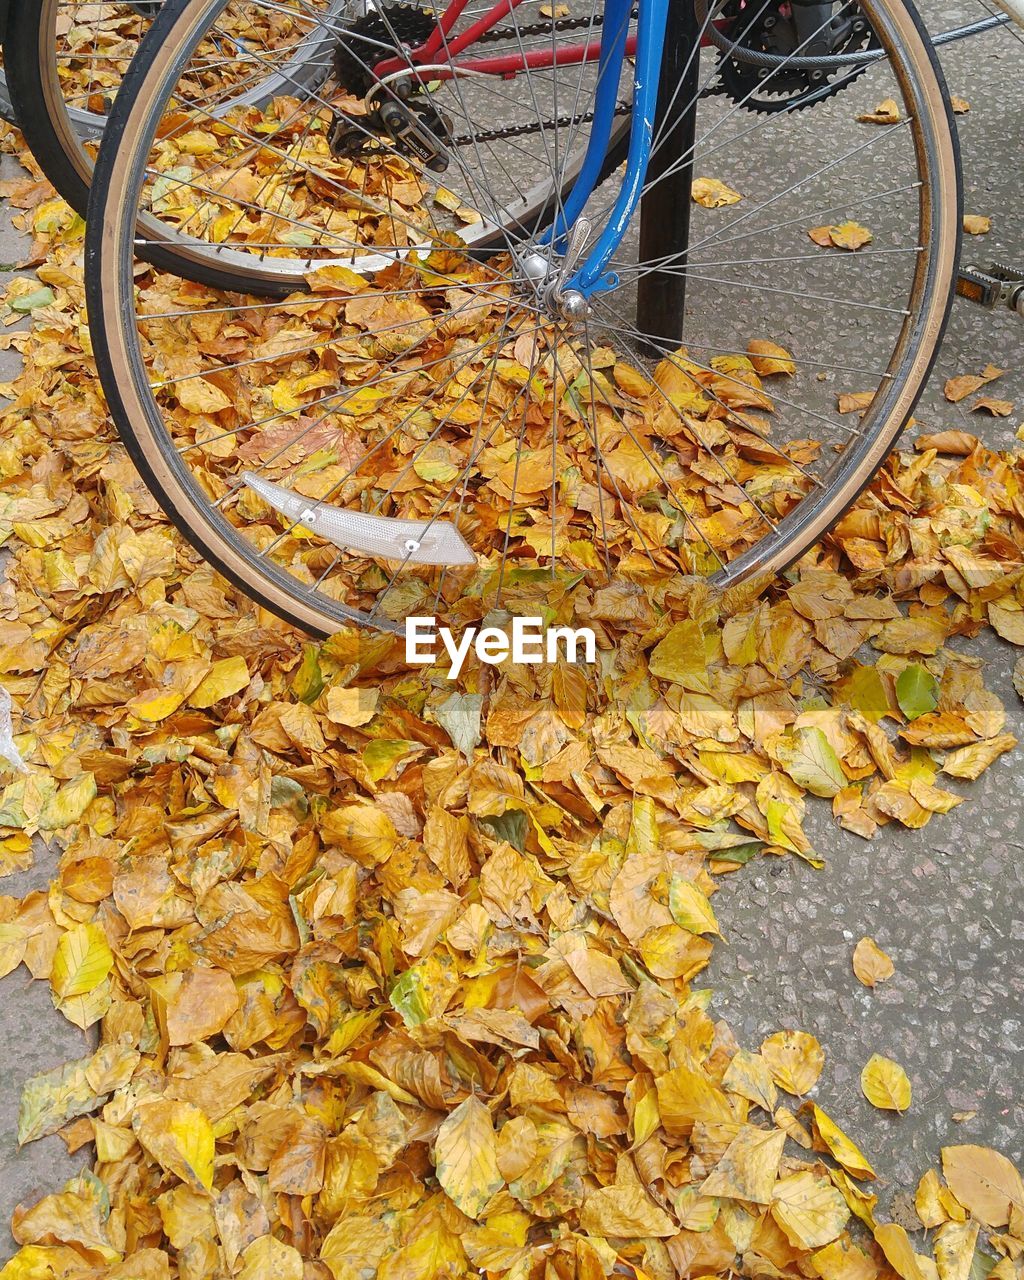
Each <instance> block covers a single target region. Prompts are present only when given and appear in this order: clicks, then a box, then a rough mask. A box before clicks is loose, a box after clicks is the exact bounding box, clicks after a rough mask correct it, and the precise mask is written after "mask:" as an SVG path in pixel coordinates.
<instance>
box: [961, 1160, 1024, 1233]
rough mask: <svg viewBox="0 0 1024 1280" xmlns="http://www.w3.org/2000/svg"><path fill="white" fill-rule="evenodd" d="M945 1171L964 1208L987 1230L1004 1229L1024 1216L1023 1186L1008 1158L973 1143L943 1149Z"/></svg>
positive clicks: (1018, 1174)
mask: <svg viewBox="0 0 1024 1280" xmlns="http://www.w3.org/2000/svg"><path fill="white" fill-rule="evenodd" d="M942 1172H943V1174H944V1175H945V1178H946V1181H947V1182H948V1183H949V1186H950V1189H951V1190H952V1192H953V1194H954V1195H955V1196H956V1198H957V1199H958V1200H959V1201H960V1203H961V1204H962V1205H963V1206H964V1208H965V1209H967V1210H969V1211H970V1212H971V1213H972V1214H973V1215H974V1216H975V1217H976V1218H977V1219H978V1221H979V1222H983V1223H984V1224H985V1226H986V1227H1002V1226H1005V1225H1006V1223H1007V1222H1009V1221H1010V1214H1011V1213H1012V1212H1013V1211H1016V1212H1017V1213H1018V1214H1020V1213H1024V1183H1022V1181H1021V1176H1020V1173H1019V1172H1018V1171H1017V1169H1016V1167H1015V1166H1014V1165H1013V1164H1012V1163H1011V1162H1010V1161H1009V1160H1007V1158H1006V1156H1004V1155H1000V1153H999V1152H998V1151H993V1150H992V1148H991V1147H978V1146H973V1145H971V1144H967V1145H964V1146H958V1147H943V1148H942Z"/></svg>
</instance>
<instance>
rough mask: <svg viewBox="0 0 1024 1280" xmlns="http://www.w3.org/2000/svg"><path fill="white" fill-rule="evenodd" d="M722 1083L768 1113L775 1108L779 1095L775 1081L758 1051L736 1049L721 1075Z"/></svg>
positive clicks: (730, 1090) (731, 1091)
mask: <svg viewBox="0 0 1024 1280" xmlns="http://www.w3.org/2000/svg"><path fill="white" fill-rule="evenodd" d="M722 1085H723V1087H724V1088H726V1089H728V1090H729V1092H730V1093H738V1094H739V1095H740V1097H741V1098H747V1099H748V1100H749V1101H750V1102H754V1103H756V1104H757V1105H758V1106H759V1107H762V1108H763V1109H764V1110H765V1111H767V1112H768V1114H769V1115H771V1113H772V1112H773V1111H774V1110H775V1104H776V1102H777V1101H778V1096H779V1095H778V1092H777V1091H776V1088H775V1081H774V1080H773V1079H772V1073H771V1070H770V1069H769V1067H768V1063H767V1062H766V1061H765V1060H764V1058H762V1057H761V1055H760V1054H758V1053H749V1052H748V1051H747V1050H746V1049H739V1050H737V1052H736V1053H735V1054H733V1057H732V1061H731V1062H730V1063H729V1066H728V1069H727V1070H726V1073H725V1075H724V1076H723V1077H722ZM776 1124H778V1120H776Z"/></svg>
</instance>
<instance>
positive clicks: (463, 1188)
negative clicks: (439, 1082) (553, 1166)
mask: <svg viewBox="0 0 1024 1280" xmlns="http://www.w3.org/2000/svg"><path fill="white" fill-rule="evenodd" d="M434 1165H435V1168H436V1170H437V1180H438V1182H439V1183H440V1184H441V1186H442V1187H443V1188H444V1190H445V1191H446V1192H447V1194H448V1195H449V1197H450V1198H451V1199H452V1200H453V1201H454V1202H455V1204H456V1205H457V1206H458V1207H459V1208H460V1209H461V1210H462V1212H463V1213H464V1214H465V1215H466V1216H467V1217H469V1218H479V1217H480V1216H481V1214H482V1213H483V1211H484V1209H485V1208H486V1207H487V1205H488V1204H489V1203H490V1201H491V1200H492V1198H493V1197H494V1196H495V1195H497V1193H498V1192H499V1191H500V1190H501V1188H502V1187H503V1186H504V1185H505V1180H504V1178H503V1177H502V1176H501V1173H500V1171H499V1169H498V1158H497V1144H496V1141H495V1136H494V1123H493V1121H492V1120H491V1113H490V1111H489V1110H488V1109H487V1107H486V1106H485V1105H484V1104H483V1103H482V1102H481V1101H480V1100H479V1098H476V1097H474V1096H470V1097H469V1098H467V1099H466V1101H465V1102H463V1103H461V1104H460V1105H459V1106H457V1107H456V1108H455V1110H454V1111H452V1112H451V1114H450V1115H449V1116H448V1118H447V1119H446V1120H445V1121H444V1123H443V1124H442V1125H441V1127H440V1128H439V1129H438V1131H437V1141H436V1143H435V1145H434Z"/></svg>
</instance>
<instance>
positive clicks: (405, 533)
mask: <svg viewBox="0 0 1024 1280" xmlns="http://www.w3.org/2000/svg"><path fill="white" fill-rule="evenodd" d="M241 478H242V480H243V481H244V483H245V484H246V485H247V486H248V487H249V488H250V489H251V490H252V491H253V493H257V494H259V496H260V497H261V498H262V499H263V501H264V502H265V503H266V504H267V505H268V506H270V507H273V509H274V510H275V511H276V512H278V513H279V514H280V515H282V516H284V517H285V518H286V519H288V520H290V521H292V526H291V527H292V528H295V527H296V526H298V525H301V526H302V527H303V528H304V529H309V530H310V531H311V532H313V533H316V534H319V535H320V537H322V538H325V539H326V540H327V541H328V542H331V543H333V544H334V546H336V547H338V548H339V550H341V551H351V552H355V553H357V554H361V555H367V556H376V557H379V558H380V559H382V560H400V561H401V562H402V563H403V564H423V565H435V566H437V567H439V568H457V567H460V566H463V565H475V564H476V555H475V554H474V552H473V549H472V547H470V546H469V544H468V543H467V542H466V540H465V539H464V538H463V536H462V534H461V533H459V531H458V529H457V528H456V527H455V525H454V524H453V523H452V522H451V521H450V520H401V519H398V518H396V517H392V516H374V515H368V514H367V513H366V512H363V511H346V510H345V509H344V508H342V507H335V506H332V505H331V504H330V503H329V502H323V501H321V500H319V499H317V498H304V497H303V496H302V494H301V493H293V492H292V490H291V489H286V488H285V487H284V485H280V484H274V483H273V481H270V480H264V479H263V478H262V476H257V475H254V474H253V473H252V472H251V471H243V472H242V477H241Z"/></svg>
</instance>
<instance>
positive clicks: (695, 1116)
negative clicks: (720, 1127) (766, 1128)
mask: <svg viewBox="0 0 1024 1280" xmlns="http://www.w3.org/2000/svg"><path fill="white" fill-rule="evenodd" d="M655 1084H656V1086H657V1089H658V1108H659V1110H660V1111H661V1122H662V1124H663V1125H664V1126H665V1130H666V1132H667V1133H670V1134H671V1135H672V1136H673V1137H686V1136H687V1135H688V1134H689V1133H690V1132H691V1130H692V1129H693V1126H694V1125H695V1124H696V1123H697V1122H698V1121H700V1122H703V1123H705V1124H714V1123H724V1124H731V1123H735V1121H736V1118H737V1117H736V1112H735V1110H734V1109H733V1106H732V1104H731V1103H730V1101H729V1099H728V1098H727V1097H726V1095H725V1094H724V1093H723V1092H722V1090H721V1089H719V1088H718V1087H717V1085H714V1084H712V1083H711V1081H710V1080H709V1079H708V1078H707V1076H706V1075H704V1073H703V1072H702V1071H698V1070H695V1069H694V1068H692V1067H686V1066H683V1067H675V1068H674V1069H673V1070H672V1071H666V1072H665V1074H664V1075H662V1076H659V1077H658V1078H657V1080H656V1081H655Z"/></svg>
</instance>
